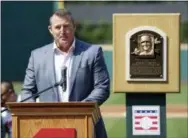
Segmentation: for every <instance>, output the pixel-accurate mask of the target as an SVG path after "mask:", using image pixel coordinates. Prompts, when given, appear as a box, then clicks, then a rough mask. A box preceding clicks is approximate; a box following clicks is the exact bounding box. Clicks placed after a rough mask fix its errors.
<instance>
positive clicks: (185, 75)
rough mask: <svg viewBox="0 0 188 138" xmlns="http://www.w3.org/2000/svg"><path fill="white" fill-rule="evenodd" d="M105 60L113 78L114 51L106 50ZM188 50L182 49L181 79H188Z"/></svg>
mask: <svg viewBox="0 0 188 138" xmlns="http://www.w3.org/2000/svg"><path fill="white" fill-rule="evenodd" d="M104 57H105V61H106V64H107V67H108V71H109V73H110V78H111V79H112V52H111V51H104ZM187 57H188V50H181V57H180V58H181V61H180V71H181V72H180V74H181V81H186V82H187V81H188V59H187Z"/></svg>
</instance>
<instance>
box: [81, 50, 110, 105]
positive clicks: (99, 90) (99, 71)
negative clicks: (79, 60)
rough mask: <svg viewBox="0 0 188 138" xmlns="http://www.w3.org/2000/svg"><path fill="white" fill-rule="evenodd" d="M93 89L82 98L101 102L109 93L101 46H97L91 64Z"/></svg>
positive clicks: (108, 82)
mask: <svg viewBox="0 0 188 138" xmlns="http://www.w3.org/2000/svg"><path fill="white" fill-rule="evenodd" d="M93 78H94V89H93V90H92V92H91V94H90V95H89V96H88V97H87V98H86V99H84V100H83V101H86V102H89V101H91V102H97V103H98V105H101V104H103V102H105V101H106V100H107V99H108V97H109V95H110V78H109V73H108V70H107V67H106V64H105V61H104V56H103V51H102V48H99V49H98V51H97V54H96V57H95V61H94V66H93Z"/></svg>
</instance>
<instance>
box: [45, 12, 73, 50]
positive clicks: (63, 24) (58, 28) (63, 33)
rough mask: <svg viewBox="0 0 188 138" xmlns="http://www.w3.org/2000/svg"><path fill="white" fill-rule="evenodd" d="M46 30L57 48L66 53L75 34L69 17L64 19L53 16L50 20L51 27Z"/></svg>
mask: <svg viewBox="0 0 188 138" xmlns="http://www.w3.org/2000/svg"><path fill="white" fill-rule="evenodd" d="M48 29H49V31H50V33H51V34H52V36H53V38H54V40H55V42H56V44H57V46H58V47H59V48H60V49H61V50H63V51H65V52H66V51H67V50H68V49H69V47H70V46H71V44H72V42H73V39H74V34H75V26H74V24H73V23H72V20H71V17H70V16H69V15H66V16H64V17H59V16H57V15H53V16H52V18H51V25H50V26H49V27H48Z"/></svg>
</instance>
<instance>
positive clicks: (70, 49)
mask: <svg viewBox="0 0 188 138" xmlns="http://www.w3.org/2000/svg"><path fill="white" fill-rule="evenodd" d="M75 43H76V39H75V38H74V40H73V42H72V45H71V47H70V48H69V50H68V53H70V52H73V51H74V49H75ZM53 49H54V50H57V51H58V52H61V53H63V54H65V52H62V51H61V50H60V49H59V48H58V47H57V45H56V43H55V41H54V43H53Z"/></svg>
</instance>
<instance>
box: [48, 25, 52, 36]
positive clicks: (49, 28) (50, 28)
mask: <svg viewBox="0 0 188 138" xmlns="http://www.w3.org/2000/svg"><path fill="white" fill-rule="evenodd" d="M48 30H49V32H50V34H52V26H51V25H49V26H48Z"/></svg>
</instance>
